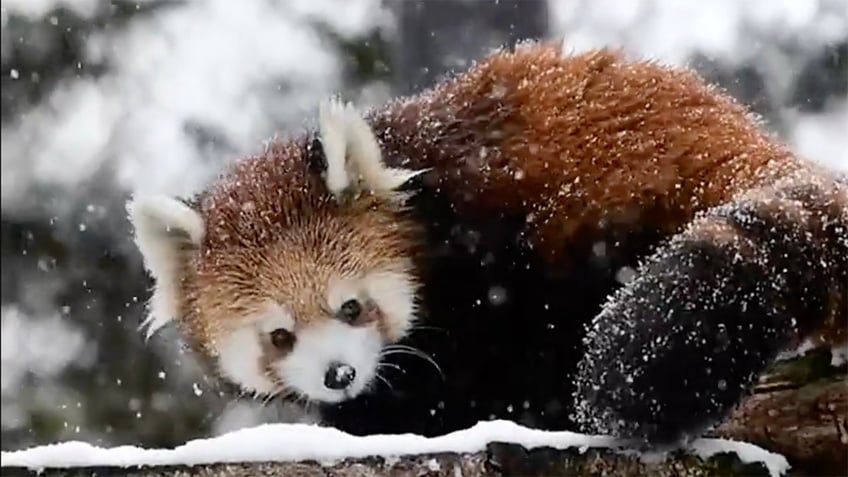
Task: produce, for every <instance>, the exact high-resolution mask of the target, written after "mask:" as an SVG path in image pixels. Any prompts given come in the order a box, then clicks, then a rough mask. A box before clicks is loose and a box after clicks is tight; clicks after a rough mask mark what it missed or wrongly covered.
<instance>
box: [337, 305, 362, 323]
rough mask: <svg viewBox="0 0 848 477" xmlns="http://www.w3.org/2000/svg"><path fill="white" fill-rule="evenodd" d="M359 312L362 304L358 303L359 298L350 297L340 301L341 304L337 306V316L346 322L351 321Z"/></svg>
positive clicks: (360, 312)
mask: <svg viewBox="0 0 848 477" xmlns="http://www.w3.org/2000/svg"><path fill="white" fill-rule="evenodd" d="M361 314H362V305H360V304H359V300H356V299H351V300H348V301H346V302H344V303H342V306H341V307H340V308H339V313H338V317H339V319H340V320H342V321H344V322H346V323H352V322H353V321H355V320H356V319H357V318H359V315H361Z"/></svg>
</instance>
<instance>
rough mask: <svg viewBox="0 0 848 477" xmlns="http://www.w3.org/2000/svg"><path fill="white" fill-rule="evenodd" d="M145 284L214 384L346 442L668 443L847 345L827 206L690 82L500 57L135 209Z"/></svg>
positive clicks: (741, 119) (654, 67) (811, 180)
mask: <svg viewBox="0 0 848 477" xmlns="http://www.w3.org/2000/svg"><path fill="white" fill-rule="evenodd" d="M128 210H129V214H130V218H131V221H132V223H133V225H134V230H135V240H136V243H137V245H138V247H139V249H140V251H141V253H142V255H143V257H144V260H145V265H146V268H147V269H148V270H149V272H150V274H151V275H152V277H153V278H154V279H155V288H154V290H153V294H152V298H151V305H150V315H149V317H148V319H147V325H148V332H149V333H153V332H155V331H156V330H157V329H159V328H161V327H162V326H164V325H166V324H167V323H169V322H170V321H172V320H173V321H176V322H177V323H178V325H179V326H180V329H181V331H182V336H184V338H185V340H186V342H187V343H188V344H189V345H190V346H191V347H192V348H193V349H195V350H196V351H197V355H198V356H199V357H201V358H203V359H204V360H205V361H206V362H208V363H209V364H210V366H212V367H213V369H214V371H215V372H216V373H217V374H218V375H219V376H220V377H221V378H222V381H223V382H226V383H231V384H233V385H235V386H236V387H238V388H240V390H241V391H242V392H247V393H255V394H258V395H263V396H266V397H271V396H278V397H279V398H280V399H282V400H292V401H300V402H304V403H310V404H315V405H314V406H312V407H311V408H312V409H317V410H319V416H318V418H319V419H320V421H321V422H323V423H325V424H327V425H334V426H336V427H339V428H341V429H344V430H347V431H349V432H353V433H360V434H364V433H374V432H416V433H419V434H424V435H434V434H441V433H445V432H449V431H452V430H456V429H459V428H463V427H467V426H470V425H472V424H474V423H475V422H477V421H479V420H482V419H488V418H492V417H500V418H507V419H513V420H517V421H519V422H523V423H525V424H528V425H533V426H537V427H543V428H551V429H552V428H559V429H570V430H579V431H585V432H595V433H606V434H611V435H615V436H620V437H624V438H634V439H641V440H643V441H645V442H649V443H668V442H677V441H679V440H680V439H682V438H684V437H687V436H694V435H697V434H698V433H700V432H701V431H702V430H704V428H705V427H707V426H709V425H711V424H714V423H717V422H719V421H720V420H721V419H722V417H724V416H725V415H726V413H727V412H728V411H729V410H730V409H731V408H732V407H733V406H734V405H735V404H736V403H738V402H739V400H740V399H742V398H743V397H744V396H745V394H746V392H748V390H749V389H750V388H751V387H752V384H753V383H755V382H756V379H757V377H758V375H759V374H760V373H761V372H762V371H763V370H764V368H765V367H766V366H768V364H769V363H770V362H771V361H772V360H773V359H774V358H775V356H776V355H777V354H778V352H780V351H781V350H783V349H786V348H787V347H790V346H793V345H794V344H797V343H798V342H799V340H800V339H802V338H804V337H808V336H813V335H816V336H823V337H824V338H823V339H824V340H825V341H826V342H828V343H831V344H836V343H837V342H842V341H843V340H844V339H845V333H844V326H845V323H846V318H848V311H846V310H848V308H847V307H848V184H846V183H845V182H844V181H840V180H838V179H837V177H836V175H835V174H834V173H833V172H831V171H828V170H826V169H824V168H822V167H820V166H817V165H815V164H812V163H809V162H806V161H805V160H803V159H801V158H799V157H797V156H795V155H794V154H793V153H792V151H791V150H790V149H789V148H788V147H787V146H785V145H783V144H781V143H780V142H779V140H778V139H776V138H774V137H772V136H771V135H769V134H767V133H766V132H764V130H763V128H762V127H761V125H760V124H759V123H758V121H757V119H756V118H754V117H753V115H752V114H751V113H750V112H749V111H748V110H746V108H745V107H744V106H742V105H739V104H737V103H736V102H735V101H734V100H733V99H732V98H730V97H729V96H728V95H726V94H724V93H722V92H721V91H718V90H717V89H716V88H714V87H711V86H709V85H707V84H705V83H704V82H703V81H702V80H701V79H700V78H699V77H698V76H697V75H696V74H695V73H693V72H690V71H687V70H685V69H677V68H672V67H668V66H664V65H661V64H658V63H656V62H651V61H643V60H636V59H630V58H628V57H627V56H626V55H624V54H623V53H621V52H618V51H612V50H609V49H601V50H596V51H590V52H586V53H582V54H576V55H566V54H563V52H562V50H561V49H560V48H559V47H558V46H555V45H553V44H548V43H528V44H523V45H521V46H519V47H517V48H515V49H514V50H513V51H500V52H497V53H495V54H493V55H491V56H489V57H487V58H484V59H482V60H481V61H479V62H477V63H475V64H474V65H473V66H472V67H471V68H469V69H468V70H467V71H464V72H461V73H457V74H455V75H453V76H450V77H447V78H445V79H444V80H442V81H441V82H440V83H438V84H437V85H435V86H434V87H432V88H431V89H429V90H426V91H424V92H422V93H420V94H416V95H414V96H410V97H406V98H399V99H396V100H394V101H391V102H389V103H388V104H386V105H384V106H382V107H378V108H375V109H373V110H371V111H368V112H365V113H359V112H357V110H356V109H355V108H354V107H353V106H351V105H343V104H342V103H340V102H336V101H330V102H325V103H323V104H322V106H321V108H320V111H319V114H318V124H317V127H314V128H309V130H308V131H305V132H303V133H302V134H299V135H294V136H292V137H289V138H286V139H285V140H279V141H275V142H273V143H272V144H270V145H269V146H268V147H267V148H266V150H265V151H264V152H262V153H261V154H258V155H256V156H253V157H249V158H246V159H243V160H240V161H238V162H237V163H235V164H234V165H232V167H230V168H229V169H228V170H227V171H225V172H224V173H223V174H222V175H221V176H220V178H219V179H218V180H217V181H216V182H214V183H213V184H211V185H210V186H209V187H207V188H206V189H205V190H203V191H201V192H199V193H198V194H197V195H196V196H195V197H193V198H191V199H189V200H187V201H181V200H178V199H174V198H170V197H161V196H154V197H135V198H134V199H133V201H132V202H131V203H130V204H129V205H128Z"/></svg>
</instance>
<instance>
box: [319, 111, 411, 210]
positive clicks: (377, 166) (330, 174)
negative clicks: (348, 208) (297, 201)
mask: <svg viewBox="0 0 848 477" xmlns="http://www.w3.org/2000/svg"><path fill="white" fill-rule="evenodd" d="M319 130H320V135H321V146H322V148H323V150H324V154H325V156H326V160H327V171H326V179H325V181H326V184H327V189H329V191H330V193H331V194H333V195H334V196H336V197H342V196H344V195H346V194H347V193H351V192H352V193H354V194H356V193H358V192H363V191H367V192H374V193H377V194H388V195H392V194H393V193H394V192H395V191H396V190H397V189H398V188H399V187H400V186H402V185H403V184H404V183H406V182H407V181H409V180H410V179H412V178H413V177H415V176H416V175H418V174H420V173H421V172H423V171H411V170H408V169H401V168H393V167H388V166H386V164H385V163H384V162H383V155H382V151H381V150H380V144H379V142H378V141H377V137H376V136H375V135H374V131H373V130H372V129H371V126H369V125H368V123H367V122H366V121H365V119H364V118H363V117H362V115H361V114H360V113H359V112H358V111H357V110H356V108H355V107H354V106H353V105H352V104H350V103H347V104H343V103H341V102H340V101H338V100H334V99H333V100H327V101H323V102H322V103H321V105H320V109H319Z"/></svg>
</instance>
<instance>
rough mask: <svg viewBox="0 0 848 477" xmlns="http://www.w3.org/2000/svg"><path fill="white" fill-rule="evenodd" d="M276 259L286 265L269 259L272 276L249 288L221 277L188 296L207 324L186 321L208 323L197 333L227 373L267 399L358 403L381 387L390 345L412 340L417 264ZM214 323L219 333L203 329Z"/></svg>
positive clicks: (265, 273)
mask: <svg viewBox="0 0 848 477" xmlns="http://www.w3.org/2000/svg"><path fill="white" fill-rule="evenodd" d="M351 246H353V245H352V244H351ZM359 251H360V250H358V249H357V250H356V252H357V253H358V252H359ZM270 255H273V256H278V257H279V259H280V261H279V263H278V264H271V263H270V260H268V259H267V257H266V258H265V259H263V261H264V262H265V263H268V265H267V267H268V268H267V269H264V270H263V269H255V268H253V267H250V268H253V270H254V272H253V276H252V277H251V279H250V281H249V283H251V284H250V285H240V284H238V283H237V282H242V281H243V280H244V278H247V277H246V276H238V277H234V276H227V275H225V274H220V273H219V272H215V275H214V276H215V278H214V279H212V280H208V278H207V279H200V280H198V282H199V283H204V285H202V287H203V288H202V289H198V290H197V291H196V292H195V293H192V294H190V295H188V296H187V297H188V298H189V301H190V303H191V304H189V305H188V307H189V308H193V309H194V310H195V311H194V313H196V314H197V315H198V316H196V317H195V318H193V319H189V320H187V322H188V323H198V324H200V327H199V328H198V329H196V330H195V332H196V333H197V334H198V335H199V336H203V338H202V339H203V340H204V343H205V345H204V349H205V350H206V352H207V353H208V354H209V355H210V356H211V357H213V358H214V360H215V363H216V365H217V368H218V371H219V373H220V374H221V375H222V376H223V377H225V378H227V379H228V380H230V381H232V382H234V383H237V384H239V385H240V386H241V387H242V388H243V389H244V390H246V391H249V392H255V393H258V394H263V395H278V394H279V395H285V396H287V397H294V398H304V399H307V400H310V401H322V402H339V401H342V400H345V399H348V398H352V397H354V396H357V395H359V394H360V393H361V392H363V391H364V390H365V389H367V388H368V386H369V385H371V384H372V383H373V382H374V380H375V379H376V377H377V374H378V371H379V366H380V359H381V352H382V350H383V348H384V346H386V345H388V344H391V343H394V342H396V341H397V340H399V339H400V338H402V337H403V336H405V335H406V333H407V332H408V331H409V329H410V327H411V325H412V322H413V320H414V313H415V295H416V286H415V279H414V276H413V275H412V272H411V269H410V267H409V265H408V263H407V262H406V260H405V259H404V258H402V257H398V259H397V261H392V260H386V261H383V262H381V261H377V262H371V263H373V264H374V265H365V264H366V263H368V262H367V261H365V260H363V261H362V262H360V263H361V264H362V265H363V266H361V267H360V266H358V265H357V262H358V261H357V260H350V259H348V260H350V261H346V258H345V257H344V255H345V254H339V255H334V256H332V257H326V259H322V258H321V257H319V256H317V255H316V256H315V257H314V259H309V257H308V255H309V254H301V253H299V252H293V253H289V254H285V253H281V254H270ZM291 260H295V261H294V262H293V261H291ZM249 263H251V264H252V265H253V264H255V265H259V266H260V267H261V265H260V264H258V263H255V262H253V261H249ZM219 266H220V264H219V265H218V267H219ZM216 268H217V267H216ZM246 270H247V269H245V271H246ZM198 278H200V277H198ZM228 280H233V282H229V283H224V282H223V281H228ZM240 287H244V288H243V289H240ZM223 290H229V291H228V292H227V296H228V297H227V298H224V297H223V296H222V291H223ZM224 300H226V301H227V302H230V304H229V305H228V304H227V303H225V302H224ZM209 323H215V326H214V328H212V329H203V327H204V326H207V325H208V324H209Z"/></svg>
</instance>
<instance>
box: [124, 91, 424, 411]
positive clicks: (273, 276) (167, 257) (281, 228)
mask: <svg viewBox="0 0 848 477" xmlns="http://www.w3.org/2000/svg"><path fill="white" fill-rule="evenodd" d="M319 119H320V121H319V132H320V143H317V142H312V143H309V142H308V141H300V142H298V141H287V142H283V143H278V144H275V145H273V146H271V147H270V148H269V149H268V150H267V151H266V153H265V154H263V155H262V156H260V157H255V158H250V159H248V160H245V161H242V162H240V163H238V164H236V165H235V167H234V168H233V169H232V170H230V171H229V172H228V173H227V174H225V175H223V176H222V177H221V179H220V180H219V181H217V182H216V183H215V184H213V185H212V186H211V187H209V188H207V190H205V191H204V192H203V193H202V194H200V195H199V198H198V204H197V205H196V206H195V207H192V206H189V205H187V204H185V203H183V202H181V201H178V200H175V199H172V198H169V197H162V196H154V197H146V198H140V197H136V198H135V199H134V200H133V201H132V202H131V203H130V204H129V205H128V211H129V215H130V220H131V222H132V223H133V225H134V229H135V241H136V244H137V246H138V247H139V250H140V251H141V253H142V255H143V257H144V262H145V266H146V268H147V270H148V271H149V272H150V274H151V275H152V276H153V278H154V279H155V287H154V291H153V295H152V298H151V303H150V315H149V316H148V318H147V321H146V324H147V327H148V334H152V333H154V332H155V331H156V330H158V329H159V328H161V327H162V326H164V325H165V324H167V323H168V322H169V321H171V320H176V321H177V322H178V323H179V324H180V327H181V329H182V332H183V334H184V335H185V337H186V338H187V341H188V342H189V343H191V344H193V345H194V347H195V348H196V349H197V350H198V351H199V352H201V353H203V354H204V355H205V356H206V357H208V358H210V359H211V362H212V363H213V364H214V365H215V366H216V368H217V370H218V372H219V373H220V374H221V375H222V376H223V377H224V378H226V379H228V380H229V381H231V382H234V383H236V384H238V385H239V386H240V387H241V388H242V389H243V390H245V391H247V392H253V393H256V394H261V395H285V396H288V397H293V398H303V399H306V400H309V401H321V402H338V401H342V400H344V399H348V398H351V397H354V396H356V395H358V394H359V393H361V392H362V391H363V390H365V389H366V388H367V387H368V386H369V385H370V384H371V383H372V382H373V381H374V379H375V378H376V377H377V371H378V367H379V364H380V359H381V353H382V351H383V348H384V347H385V346H386V345H388V344H390V343H393V342H395V341H397V340H399V339H400V338H402V337H403V336H404V335H405V334H406V333H407V332H408V331H409V329H410V326H411V324H412V321H413V318H414V315H415V301H416V288H417V277H416V275H415V271H414V268H413V265H412V261H411V260H412V255H413V253H414V248H415V247H416V237H417V236H418V231H417V229H416V228H415V226H414V225H413V224H412V222H411V221H410V220H409V219H408V218H406V217H405V216H404V214H403V210H402V205H401V202H402V197H401V196H400V193H399V192H397V188H398V187H399V186H400V185H401V184H403V183H404V182H405V181H406V180H408V179H409V178H411V177H412V175H414V173H413V172H410V171H406V170H402V169H394V168H389V167H386V166H385V165H384V164H383V161H382V157H381V153H380V149H379V146H378V143H377V140H376V138H375V137H374V134H373V132H372V131H371V129H370V127H369V126H368V125H367V124H366V122H365V121H364V120H363V119H362V117H361V116H359V114H358V113H356V112H355V110H354V109H353V108H352V107H350V106H342V105H341V104H339V103H335V102H327V103H324V104H322V107H321V111H320V115H319ZM316 151H317V152H316ZM315 154H318V155H320V157H319V158H318V160H320V161H321V162H322V163H323V171H322V172H321V173H320V174H319V173H317V172H315V171H314V168H310V157H309V156H310V155H315ZM312 159H314V158H312Z"/></svg>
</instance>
